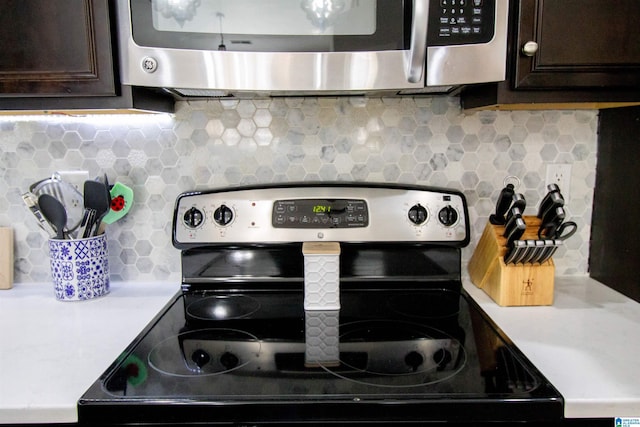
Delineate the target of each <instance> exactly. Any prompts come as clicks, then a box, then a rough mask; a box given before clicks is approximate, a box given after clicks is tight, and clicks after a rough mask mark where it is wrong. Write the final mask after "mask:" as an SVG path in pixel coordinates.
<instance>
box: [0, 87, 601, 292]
mask: <svg viewBox="0 0 640 427" xmlns="http://www.w3.org/2000/svg"><path fill="white" fill-rule="evenodd" d="M176 108H177V111H176V114H175V115H174V116H166V115H157V116H146V115H145V116H111V117H87V118H82V117H81V118H73V117H67V118H62V119H56V118H48V117H46V116H42V117H40V116H38V117H30V118H27V119H24V118H16V117H14V118H11V119H7V118H2V119H0V174H1V175H0V183H1V187H0V188H2V190H1V192H0V226H12V227H14V229H15V240H16V247H15V260H16V266H15V280H16V281H17V282H30V281H47V280H50V274H49V261H48V254H47V236H46V235H45V234H44V232H42V231H41V230H40V229H39V228H38V226H37V224H36V221H35V219H34V218H33V217H32V215H31V214H30V213H28V211H27V209H26V208H25V206H24V205H23V202H22V199H21V194H22V193H23V192H24V191H26V190H27V189H28V188H29V185H30V184H31V183H32V182H34V181H36V180H38V179H42V178H45V177H48V176H50V175H51V174H52V172H54V171H64V170H87V171H89V172H90V175H91V176H98V175H102V174H104V173H106V174H107V175H108V177H109V180H110V181H111V182H115V181H120V182H122V183H124V184H127V185H129V186H131V187H132V188H133V190H134V192H135V203H134V205H133V207H132V209H131V211H130V212H129V215H128V216H127V217H125V218H124V220H122V221H120V222H117V223H115V224H112V225H110V226H109V227H108V229H107V233H108V238H109V262H110V269H111V278H112V280H128V281H173V282H176V283H178V281H179V280H180V263H179V252H178V251H177V250H176V249H174V248H173V246H172V245H171V237H170V236H171V234H170V231H171V219H172V215H173V204H174V201H175V198H176V196H177V195H178V194H179V193H180V192H182V191H187V190H193V189H205V188H214V187H224V186H235V185H240V184H250V183H262V182H276V181H317V180H323V181H330V180H341V181H366V182H398V183H410V184H421V185H432V186H444V187H451V188H455V189H458V190H461V191H463V192H464V194H465V195H466V197H467V200H468V202H469V208H470V216H471V225H472V227H471V228H472V234H473V235H472V241H471V244H470V245H469V247H467V248H465V249H464V251H463V262H465V263H466V261H468V260H469V258H470V257H471V254H472V253H473V249H474V247H475V245H476V243H477V241H478V238H479V236H480V234H481V233H482V230H483V228H484V225H485V224H486V221H487V218H488V216H489V214H490V213H491V212H492V210H493V208H494V206H495V201H496V198H497V196H498V193H499V192H500V189H501V188H502V187H503V180H504V178H505V177H506V176H509V175H513V176H517V177H519V178H520V180H521V187H520V188H519V189H518V191H519V192H521V193H524V195H525V196H526V198H527V201H528V205H529V206H528V207H527V211H526V213H527V214H533V213H534V212H535V211H536V206H537V204H538V203H539V201H540V200H541V198H542V196H543V195H544V193H545V182H544V179H545V174H546V166H547V164H549V163H567V164H571V165H572V176H571V188H570V201H569V204H568V213H569V216H570V217H571V219H572V220H574V221H576V222H577V223H578V225H579V227H580V232H579V233H578V234H577V235H575V236H574V237H572V238H571V239H569V240H567V241H566V247H565V248H563V249H562V250H561V251H560V252H558V254H557V255H556V256H555V257H554V259H555V260H556V268H557V274H569V275H571V274H585V273H586V272H587V267H588V266H587V262H588V250H589V237H590V223H591V212H592V200H593V186H594V183H595V167H596V141H597V135H596V131H597V111H595V110H594V111H514V112H496V111H486V112H477V113H473V114H465V113H464V112H462V111H461V110H460V108H459V100H458V99H457V98H454V97H431V98H420V97H416V98H364V97H351V98H349V97H347V98H273V99H265V100H211V101H193V102H178V103H177V105H176ZM464 270H465V271H466V268H465V269H464Z"/></svg>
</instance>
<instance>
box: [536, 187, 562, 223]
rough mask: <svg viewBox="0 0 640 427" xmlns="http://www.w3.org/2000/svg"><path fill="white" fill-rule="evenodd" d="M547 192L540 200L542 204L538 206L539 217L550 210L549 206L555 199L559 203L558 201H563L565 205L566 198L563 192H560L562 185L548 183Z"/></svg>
mask: <svg viewBox="0 0 640 427" xmlns="http://www.w3.org/2000/svg"><path fill="white" fill-rule="evenodd" d="M547 190H548V191H547V194H546V195H545V196H544V198H543V199H542V201H541V202H540V206H539V207H538V215H537V217H538V218H542V216H543V215H544V213H545V212H546V211H547V210H549V207H550V206H551V205H552V204H553V202H554V201H555V202H556V204H558V201H560V200H561V201H562V205H564V198H563V197H562V193H560V187H558V185H557V184H549V185H547Z"/></svg>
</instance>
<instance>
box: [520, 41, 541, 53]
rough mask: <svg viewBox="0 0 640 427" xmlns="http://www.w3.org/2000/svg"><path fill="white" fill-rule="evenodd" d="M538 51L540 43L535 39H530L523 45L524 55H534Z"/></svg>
mask: <svg viewBox="0 0 640 427" xmlns="http://www.w3.org/2000/svg"><path fill="white" fill-rule="evenodd" d="M537 51H538V43H536V42H534V41H528V42H526V43H525V44H524V45H523V46H522V51H521V52H522V54H523V55H524V56H533V55H535V54H536V52H537Z"/></svg>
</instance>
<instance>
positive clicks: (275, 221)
mask: <svg viewBox="0 0 640 427" xmlns="http://www.w3.org/2000/svg"><path fill="white" fill-rule="evenodd" d="M271 223H272V225H273V227H274V228H354V227H366V226H368V225H369V209H368V208H367V202H365V201H364V200H358V199H355V200H354V199H292V200H276V201H275V202H274V204H273V212H272V215H271Z"/></svg>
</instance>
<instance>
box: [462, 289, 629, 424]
mask: <svg viewBox="0 0 640 427" xmlns="http://www.w3.org/2000/svg"><path fill="white" fill-rule="evenodd" d="M464 287H465V289H466V290H467V292H468V293H469V295H471V297H472V298H473V299H474V300H475V301H476V302H477V303H478V304H479V305H480V306H481V307H482V309H483V310H484V311H485V312H486V313H487V314H488V315H489V316H490V317H491V318H492V319H493V321H494V322H495V323H496V324H497V325H498V326H499V327H500V328H501V329H502V331H503V332H504V333H505V334H506V335H507V336H508V337H509V338H511V340H512V341H513V342H514V343H515V344H516V346H518V348H519V349H520V350H521V351H522V352H523V353H524V354H525V355H526V356H527V357H528V358H529V360H531V362H533V364H534V365H535V366H536V367H537V368H538V369H539V370H540V371H541V372H542V373H543V375H544V376H545V377H547V379H548V380H549V381H550V382H551V384H553V385H554V386H555V387H556V388H557V389H558V391H559V392H560V394H562V396H563V397H564V401H565V402H564V405H565V407H564V414H565V417H566V418H608V417H611V418H613V417H640V303H637V302H635V301H633V300H631V299H629V298H627V297H625V296H624V295H622V294H620V293H618V292H616V291H614V290H612V289H611V288H609V287H607V286H604V285H602V284H601V283H599V282H596V281H595V280H592V279H590V278H588V277H560V278H556V283H555V290H554V303H553V305H552V306H540V307H500V306H498V305H497V304H496V303H495V302H493V300H492V299H491V298H490V297H489V296H488V295H487V294H485V293H484V291H482V290H481V289H478V288H477V287H475V286H474V285H473V284H472V283H471V282H468V283H465V284H464Z"/></svg>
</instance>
